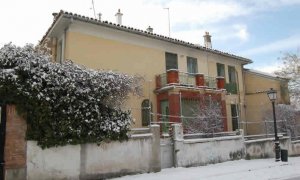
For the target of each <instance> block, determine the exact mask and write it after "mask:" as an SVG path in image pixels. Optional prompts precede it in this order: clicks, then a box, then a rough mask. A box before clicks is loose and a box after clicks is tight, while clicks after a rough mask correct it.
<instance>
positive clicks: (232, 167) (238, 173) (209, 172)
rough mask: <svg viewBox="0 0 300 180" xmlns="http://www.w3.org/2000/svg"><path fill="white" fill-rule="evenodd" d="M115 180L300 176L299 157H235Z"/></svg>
mask: <svg viewBox="0 0 300 180" xmlns="http://www.w3.org/2000/svg"><path fill="white" fill-rule="evenodd" d="M116 179H119V180H131V179H135V180H136V179H142V180H160V179H161V180H202V179H204V180H207V179H208V180H216V179H218V180H235V179H236V180H237V179H238V180H240V179H243V180H266V179H273V180H275V179H276V180H279V179H295V180H296V179H300V157H289V159H288V162H275V159H274V158H272V159H257V160H238V161H229V162H224V163H219V164H213V165H208V166H200V167H191V168H170V169H163V170H162V171H161V172H158V173H148V174H139V175H133V176H124V177H121V178H116Z"/></svg>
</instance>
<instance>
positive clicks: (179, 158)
mask: <svg viewBox="0 0 300 180" xmlns="http://www.w3.org/2000/svg"><path fill="white" fill-rule="evenodd" d="M173 129H174V131H173V133H174V134H173V137H174V154H175V167H190V166H200V165H206V164H214V163H220V162H224V161H230V160H238V159H242V158H243V157H244V155H245V146H244V138H243V135H242V134H241V135H235V136H227V137H216V138H201V139H200V138H198V139H184V138H183V130H182V126H181V125H180V124H174V125H173Z"/></svg>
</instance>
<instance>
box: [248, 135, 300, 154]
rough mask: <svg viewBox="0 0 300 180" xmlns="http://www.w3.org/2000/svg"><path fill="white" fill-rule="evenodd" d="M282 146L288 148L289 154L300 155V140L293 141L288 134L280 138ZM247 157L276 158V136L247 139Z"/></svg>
mask: <svg viewBox="0 0 300 180" xmlns="http://www.w3.org/2000/svg"><path fill="white" fill-rule="evenodd" d="M279 139H280V140H279V142H280V148H281V149H285V150H288V155H289V156H299V155H300V141H291V139H290V138H289V137H288V136H281V137H280V138H279ZM245 146H246V157H245V158H246V159H261V158H274V157H275V151H274V138H264V139H254V140H247V141H245Z"/></svg>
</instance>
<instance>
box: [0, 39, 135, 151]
mask: <svg viewBox="0 0 300 180" xmlns="http://www.w3.org/2000/svg"><path fill="white" fill-rule="evenodd" d="M139 87H140V86H139V78H138V77H136V76H129V75H125V74H120V73H114V72H104V71H95V70H91V69H87V68H85V67H82V66H79V65H76V64H73V63H72V61H66V62H64V63H63V64H59V63H52V62H51V57H50V55H49V54H48V53H47V52H46V51H44V50H42V48H37V47H34V46H32V45H26V46H24V47H16V46H14V45H12V44H7V45H5V46H3V47H2V48H1V49H0V100H1V101H5V102H6V103H14V104H16V105H17V107H18V109H19V110H20V111H21V112H23V114H24V115H25V116H26V119H27V124H28V130H27V138H28V139H30V140H36V141H38V144H39V145H40V146H41V147H43V148H44V147H51V146H57V145H65V144H80V143H87V142H95V143H100V142H101V141H103V140H124V139H126V138H127V131H128V130H129V126H130V123H131V120H132V117H131V113H130V112H129V111H123V110H122V109H121V105H122V103H123V102H124V100H126V98H128V95H129V93H139V91H140V89H139Z"/></svg>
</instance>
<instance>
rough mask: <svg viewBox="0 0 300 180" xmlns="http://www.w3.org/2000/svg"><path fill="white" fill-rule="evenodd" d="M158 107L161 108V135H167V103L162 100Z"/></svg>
mask: <svg viewBox="0 0 300 180" xmlns="http://www.w3.org/2000/svg"><path fill="white" fill-rule="evenodd" d="M160 107H161V114H162V117H161V122H162V125H161V128H162V133H169V121H170V120H169V101H167V100H164V101H161V102H160Z"/></svg>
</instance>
